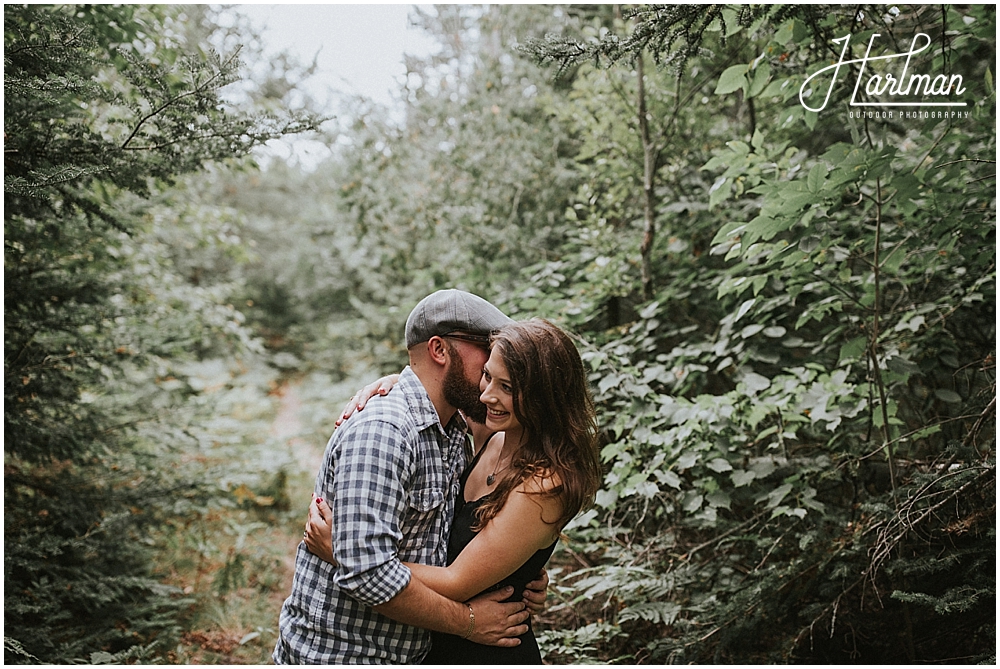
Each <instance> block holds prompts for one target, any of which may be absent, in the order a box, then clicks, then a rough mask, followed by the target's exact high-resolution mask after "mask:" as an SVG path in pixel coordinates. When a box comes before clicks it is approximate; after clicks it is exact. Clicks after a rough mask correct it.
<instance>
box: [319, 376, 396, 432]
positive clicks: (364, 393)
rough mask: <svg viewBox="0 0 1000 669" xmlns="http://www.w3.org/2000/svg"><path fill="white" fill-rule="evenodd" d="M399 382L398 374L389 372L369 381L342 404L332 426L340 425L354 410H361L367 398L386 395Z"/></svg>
mask: <svg viewBox="0 0 1000 669" xmlns="http://www.w3.org/2000/svg"><path fill="white" fill-rule="evenodd" d="M398 382H399V374H389V375H388V376H383V377H382V378H381V379H378V380H377V381H373V382H372V383H369V384H368V385H367V386H365V387H364V388H362V389H361V390H359V391H358V392H357V394H356V395H354V397H352V398H351V399H349V400H347V404H345V405H344V410H343V411H341V412H340V416H339V417H338V418H337V422H336V423H335V425H334V427H335V428H337V427H340V424H341V423H343V422H344V421H345V420H347V419H348V418H350V417H351V414H353V413H354V412H355V411H361V410H362V409H364V408H365V404H367V403H368V400H370V399H371V398H373V397H375V396H376V395H386V394H388V393H389V391H390V390H392V387H393V386H395V385H396V383H398Z"/></svg>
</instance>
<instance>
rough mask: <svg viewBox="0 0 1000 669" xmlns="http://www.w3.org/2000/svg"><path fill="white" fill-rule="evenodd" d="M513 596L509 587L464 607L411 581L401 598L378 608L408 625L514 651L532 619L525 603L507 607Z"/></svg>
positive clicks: (397, 596) (400, 594) (472, 601)
mask: <svg viewBox="0 0 1000 669" xmlns="http://www.w3.org/2000/svg"><path fill="white" fill-rule="evenodd" d="M513 592H514V589H513V588H512V587H509V586H508V587H506V588H504V589H502V590H499V591H497V592H492V593H489V594H488V595H482V596H480V597H477V598H475V599H472V600H470V601H469V603H468V604H462V603H460V602H453V601H452V600H450V599H447V598H446V597H443V596H441V595H439V594H438V593H436V592H434V591H433V590H431V589H430V588H428V587H427V586H425V585H423V584H422V583H421V582H420V581H419V580H418V579H415V578H411V579H410V583H409V585H407V586H406V587H405V588H403V590H402V591H401V592H400V593H399V594H398V595H396V596H395V597H393V598H392V599H390V600H389V601H388V602H386V603H385V604H380V605H378V606H376V607H374V608H375V610H376V611H378V612H379V613H381V614H382V615H384V616H388V617H389V618H392V619H393V620H396V621H398V622H401V623H406V624H407V625H413V626H414V627H422V628H423V629H428V630H434V631H436V632H445V633H447V634H454V635H456V636H460V637H463V638H466V637H467V638H468V639H469V640H470V641H473V642H475V643H481V644H486V645H489V646H499V647H502V648H511V647H514V646H517V645H519V644H520V643H521V640H520V639H517V638H516V637H518V636H520V635H522V634H524V633H525V632H527V631H528V626H527V624H525V621H526V620H527V619H528V616H529V611H528V610H527V609H526V608H525V606H524V603H523V602H511V603H509V604H504V603H503V600H504V599H506V598H507V597H509V596H510V595H511V593H513ZM470 607H471V615H470ZM470 633H471V634H470Z"/></svg>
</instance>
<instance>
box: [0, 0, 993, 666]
mask: <svg viewBox="0 0 1000 669" xmlns="http://www.w3.org/2000/svg"><path fill="white" fill-rule="evenodd" d="M220 16H221V14H219V10H218V9H213V8H211V7H208V6H200V5H167V6H153V5H123V6H114V5H80V6H62V5H58V6H56V5H27V6H25V5H5V6H4V93H5V99H4V281H5V288H4V316H5V318H4V438H5V441H4V659H5V663H36V662H42V663H77V662H83V663H96V664H100V663H110V662H116V663H118V662H131V663H136V662H141V663H154V662H167V663H264V662H267V661H268V657H269V652H270V649H271V647H273V643H274V640H275V633H276V624H277V613H278V608H279V606H280V602H281V600H282V599H283V598H284V596H285V595H286V594H287V592H288V587H289V578H290V576H289V574H290V568H291V565H290V559H291V555H292V551H293V550H294V546H295V544H296V542H297V540H298V537H299V535H300V532H301V526H302V521H303V519H304V511H305V508H306V504H307V502H308V499H309V493H310V492H311V489H312V476H313V474H314V471H315V466H316V459H317V458H318V457H319V453H320V452H321V449H322V446H323V444H324V443H325V441H326V439H327V437H328V436H329V434H330V432H331V431H332V429H333V420H334V419H335V417H336V414H337V412H338V411H339V409H340V408H341V406H342V404H343V402H344V401H345V400H346V398H347V397H348V396H350V395H351V393H352V392H353V391H354V390H355V389H356V388H357V387H359V385H360V384H361V383H363V382H365V381H367V380H370V379H371V378H372V377H373V376H375V375H377V374H379V373H382V372H388V371H398V369H399V368H400V367H401V365H402V364H403V363H404V362H405V350H404V348H403V345H402V330H403V323H404V321H405V318H406V315H407V313H408V311H409V309H410V308H411V307H412V306H413V305H414V304H415V303H416V302H417V301H418V300H419V299H420V298H421V297H423V296H424V295H426V294H427V293H429V292H431V291H433V290H435V289H438V288H444V287H460V288H464V289H467V290H470V291H473V292H476V293H478V294H480V295H483V296H485V297H487V298H489V299H491V300H492V301H494V302H495V303H496V304H497V305H498V306H500V307H501V308H502V309H504V310H505V311H506V312H507V313H509V314H510V315H512V316H513V317H515V318H524V317H530V316H541V317H546V318H549V319H552V320H553V321H555V322H556V323H558V324H560V325H561V326H563V327H565V328H566V329H568V330H569V331H571V332H572V333H573V334H574V336H575V337H576V338H577V343H578V346H579V349H580V351H581V354H582V355H583V358H584V360H585V363H586V364H587V366H588V367H589V369H590V372H591V381H592V384H593V392H594V395H595V399H596V401H597V404H598V407H599V412H600V424H601V440H602V441H601V446H602V459H603V462H604V463H605V467H606V471H605V479H604V483H603V486H602V489H601V491H600V493H599V494H598V497H597V500H596V504H595V506H594V507H593V509H591V510H589V511H588V512H586V513H585V514H583V515H582V516H581V517H579V518H578V519H576V520H575V521H574V522H573V523H572V524H571V526H570V527H568V528H567V530H566V532H565V537H564V541H562V542H561V543H560V546H559V548H558V550H557V553H556V555H555V556H554V557H553V560H552V562H551V563H550V573H551V575H552V586H551V588H550V594H549V602H548V609H547V611H546V612H545V613H544V614H543V615H541V616H539V619H538V623H537V624H538V629H539V632H540V635H539V636H540V643H541V645H542V648H543V652H544V654H545V659H546V661H547V662H550V663H587V662H607V663H636V664H642V663H687V662H697V663H732V664H752V663H786V662H787V663H800V662H807V663H911V664H912V663H928V662H947V663H976V662H989V663H993V662H995V653H996V628H995V619H996V614H995V607H996V591H995V581H996V579H995V573H996V566H995V558H996V536H995V512H996V487H995V484H996V483H995V482H996V478H995V476H996V470H995V466H996V461H995V445H996V439H995V437H996V426H995V412H996V399H995V398H996V383H995V355H996V353H995V348H996V325H995V324H996V314H995V305H996V177H995V168H996V162H995V159H996V107H995V101H996V97H995V90H994V86H993V81H994V80H993V76H994V67H995V63H996V51H995V49H996V42H995V39H996V25H995V9H994V8H993V7H992V6H978V5H968V6H948V5H919V6H890V5H878V6H869V5H856V6H855V5H852V6H850V7H847V6H839V5H838V6H821V5H781V6H768V5H759V6H750V5H736V6H725V5H699V6H690V5H679V6H673V5H671V6H652V5H649V6H646V5H643V6H634V7H633V6H620V7H619V6H613V5H559V6H555V7H552V6H548V7H546V6H532V5H512V6H504V5H499V6H498V5H491V6H487V7H478V6H440V7H437V8H435V9H434V10H431V11H426V12H415V13H414V19H415V20H416V21H417V22H418V23H419V24H420V25H421V26H422V27H423V28H424V29H425V30H426V31H428V33H429V34H430V35H432V36H433V37H435V38H436V39H437V40H438V41H439V44H440V49H439V51H438V52H437V53H436V54H434V55H432V56H430V57H427V58H410V59H408V61H407V69H408V75H407V77H406V81H405V85H404V87H403V88H402V90H401V91H400V95H401V97H402V99H403V101H404V104H405V114H404V116H403V118H402V119H401V120H400V119H392V118H390V116H389V114H387V113H386V111H385V110H384V109H381V108H379V107H378V106H376V105H373V104H371V103H369V102H366V101H365V100H360V99H359V100H356V101H355V104H354V106H353V107H352V108H351V110H350V113H349V114H348V115H347V116H348V117H349V122H348V123H341V124H339V125H340V127H339V130H338V132H337V135H336V136H331V135H329V134H327V135H326V136H324V135H322V133H321V134H320V135H319V136H320V137H321V138H323V137H325V141H328V142H329V143H330V145H331V146H332V147H333V148H334V152H333V157H331V158H330V159H329V160H327V161H325V162H323V163H322V164H320V165H318V166H316V167H315V169H312V170H304V169H301V168H300V167H296V166H289V165H286V164H283V163H272V164H270V165H268V166H267V168H266V169H261V168H260V167H258V166H257V165H255V164H254V162H253V160H252V157H251V153H250V152H251V150H252V149H253V148H254V147H255V146H258V145H260V144H261V143H263V142H266V141H267V140H268V139H270V138H274V137H279V136H287V135H288V134H294V133H309V132H314V133H315V132H320V130H319V129H320V128H322V127H327V126H323V120H324V117H323V112H324V110H321V109H315V108H314V105H313V104H312V103H311V102H310V100H309V99H308V97H307V96H303V95H302V93H301V91H300V90H299V89H298V88H297V85H298V83H299V82H301V81H302V80H303V79H304V78H305V77H307V76H308V74H309V67H308V65H307V64H301V63H296V62H294V61H293V60H291V59H289V58H278V59H273V60H271V61H269V62H267V63H264V65H265V66H266V67H265V68H264V70H263V71H261V69H260V67H257V68H256V69H255V70H254V71H255V72H257V73H258V74H256V75H254V76H253V77H249V76H247V75H246V74H245V73H246V72H247V71H248V68H245V67H244V69H242V70H241V69H240V68H241V63H243V64H245V63H254V64H257V65H260V64H261V63H260V61H259V60H256V59H258V58H259V55H260V53H261V49H260V44H259V41H258V40H257V39H256V37H255V36H254V35H253V34H252V31H250V30H249V29H248V27H247V26H246V25H244V24H241V23H236V24H232V23H230V22H224V21H221V20H220ZM876 33H877V34H878V37H877V38H875V39H876V40H877V42H876V44H877V46H876V49H877V50H880V52H882V53H889V52H891V53H903V52H905V51H906V50H907V49H908V48H909V46H910V44H911V40H913V39H914V36H915V35H916V34H917V33H924V34H927V35H929V36H930V38H931V45H930V47H929V48H928V50H927V51H925V52H924V53H922V54H921V55H920V56H919V57H914V63H913V65H912V66H911V68H912V69H911V72H912V71H917V72H920V73H928V72H929V73H931V74H932V75H933V76H937V75H939V74H944V75H947V76H949V77H950V76H952V75H956V74H957V75H961V76H962V77H963V86H964V91H963V92H962V93H961V94H960V95H956V96H953V98H950V99H957V100H960V101H963V102H966V103H967V106H966V107H964V108H962V110H961V111H962V113H961V114H960V115H959V116H954V117H947V118H937V117H935V118H926V117H920V118H911V117H901V116H899V115H898V114H897V115H895V116H894V117H893V118H891V119H889V118H881V117H879V118H868V117H861V116H860V115H857V114H849V111H852V109H851V108H849V107H848V99H849V98H850V96H851V93H852V86H851V85H850V84H853V82H855V81H856V80H857V79H858V76H859V71H858V67H857V64H854V65H849V66H845V68H844V69H843V71H842V73H841V78H840V81H839V82H838V84H837V85H835V86H833V87H832V89H831V91H832V94H831V97H830V99H829V103H828V104H827V105H826V106H825V108H824V109H822V110H821V111H819V112H812V111H808V110H807V109H806V108H805V106H804V105H803V104H802V102H800V99H799V91H800V87H801V86H802V84H803V82H804V81H805V80H806V78H807V77H808V76H809V75H810V74H811V73H813V72H815V71H816V70H818V69H819V68H820V67H823V66H826V65H829V64H831V63H834V62H836V61H837V58H838V57H839V54H840V52H839V49H840V48H841V45H842V42H834V41H833V40H835V39H838V38H841V37H844V36H845V35H850V37H851V39H850V44H849V45H848V48H849V52H850V54H852V55H853V57H855V58H859V57H860V56H861V55H863V49H864V48H865V45H867V44H868V42H869V39H870V38H871V37H872V36H873V35H874V34H876ZM917 61H919V63H917ZM870 67H872V68H874V69H871V70H869V71H868V72H884V71H885V70H879V69H878V68H879V66H877V65H870ZM241 73H243V74H241ZM862 88H864V87H863V86H862ZM821 92H822V91H820V92H814V93H813V95H812V96H810V97H808V98H806V101H807V102H809V103H810V105H811V106H813V108H817V107H818V106H819V105H818V102H819V97H818V96H819V95H820V94H821ZM859 95H861V96H862V99H867V98H865V97H864V96H865V92H864V91H861V93H859Z"/></svg>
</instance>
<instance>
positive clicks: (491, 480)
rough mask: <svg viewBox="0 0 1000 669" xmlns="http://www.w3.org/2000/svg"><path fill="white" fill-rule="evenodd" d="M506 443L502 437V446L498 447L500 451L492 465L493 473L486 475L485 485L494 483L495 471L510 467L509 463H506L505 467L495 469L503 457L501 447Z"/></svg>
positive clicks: (495, 478)
mask: <svg viewBox="0 0 1000 669" xmlns="http://www.w3.org/2000/svg"><path fill="white" fill-rule="evenodd" d="M506 445H507V440H506V439H504V443H503V446H501V447H500V453H499V454H498V455H497V461H496V463H494V465H493V473H492V474H489V475H488V476H487V477H486V485H488V486H491V485H493V484H494V483H496V480H497V471H501V472H502V471H503V470H504V469H507V467H510V464H509V463H508V464H507V467H504V468H503V469H500V470H498V469H497V468H498V467H499V466H500V461H501V460H502V459H503V449H504V446H506Z"/></svg>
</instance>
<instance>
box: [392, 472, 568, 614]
mask: <svg viewBox="0 0 1000 669" xmlns="http://www.w3.org/2000/svg"><path fill="white" fill-rule="evenodd" d="M552 485H553V484H552V482H551V479H544V480H541V481H540V480H539V479H537V478H533V479H531V480H529V481H526V482H525V483H524V484H522V485H521V486H520V487H519V488H517V489H515V490H514V491H513V492H511V494H510V497H508V498H507V502H506V504H504V506H503V508H502V509H500V511H499V513H497V515H496V516H494V518H493V519H492V520H491V521H490V522H489V523H487V525H486V527H484V528H483V529H482V531H481V532H479V534H477V535H476V537H475V538H474V539H473V540H472V541H470V542H469V544H468V545H467V546H466V547H465V548H464V549H463V550H462V552H461V553H459V555H458V557H457V558H455V561H454V562H453V563H452V564H451V565H449V566H447V567H430V566H428V565H422V564H412V563H409V562H406V563H404V564H405V565H406V566H407V567H409V568H410V571H411V572H412V574H413V576H415V577H416V578H418V579H420V580H421V581H422V582H423V583H424V584H425V585H426V586H428V587H429V588H430V589H431V590H434V591H435V592H437V593H439V594H441V595H444V596H445V597H447V598H449V599H453V600H455V601H459V602H464V601H466V600H468V599H470V598H471V597H473V596H475V595H476V594H478V593H480V592H482V591H483V590H486V589H487V588H489V587H490V586H492V585H495V584H496V583H499V582H500V581H502V580H503V579H505V578H506V577H508V576H510V575H511V574H513V573H514V572H515V571H517V569H518V567H520V566H521V565H523V564H524V563H525V562H527V561H528V559H529V558H530V557H531V556H532V555H534V554H535V551H537V550H540V549H542V548H545V547H547V546H550V545H551V544H552V542H553V541H555V540H556V538H557V537H558V535H559V528H558V527H557V526H556V525H554V524H553V522H554V521H555V520H556V519H557V518H559V516H560V514H561V511H562V505H561V503H560V501H559V499H558V498H556V497H553V496H551V495H545V494H533V493H539V492H543V491H548V490H550V489H551V488H552Z"/></svg>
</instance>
